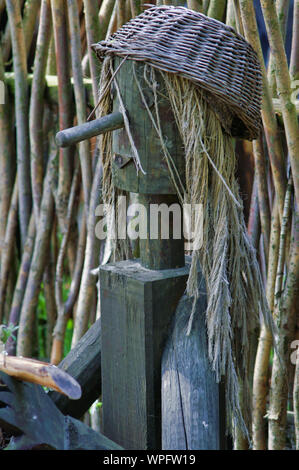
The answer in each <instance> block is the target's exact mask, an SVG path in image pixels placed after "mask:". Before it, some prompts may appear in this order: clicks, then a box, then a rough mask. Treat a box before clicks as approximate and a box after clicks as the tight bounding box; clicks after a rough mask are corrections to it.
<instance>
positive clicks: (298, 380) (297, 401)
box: [293, 353, 299, 450]
mask: <svg viewBox="0 0 299 470" xmlns="http://www.w3.org/2000/svg"><path fill="white" fill-rule="evenodd" d="M293 402H294V403H293V404H294V422H295V438H296V449H297V450H299V358H298V353H297V359H296V367H295V372H294V388H293Z"/></svg>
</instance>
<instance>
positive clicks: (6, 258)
mask: <svg viewBox="0 0 299 470" xmlns="http://www.w3.org/2000/svg"><path fill="white" fill-rule="evenodd" d="M17 220H18V182H17V180H16V182H15V184H14V190H13V195H12V198H11V204H10V209H9V214H8V219H7V225H6V233H5V239H4V244H3V246H2V253H1V255H2V256H1V270H0V323H1V322H2V321H3V314H4V306H5V297H6V291H7V283H8V277H9V272H10V269H11V264H12V256H13V254H14V247H15V236H16V230H17Z"/></svg>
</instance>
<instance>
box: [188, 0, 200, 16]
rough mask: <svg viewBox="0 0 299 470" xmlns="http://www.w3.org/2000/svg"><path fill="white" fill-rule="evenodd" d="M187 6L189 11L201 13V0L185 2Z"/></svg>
mask: <svg viewBox="0 0 299 470" xmlns="http://www.w3.org/2000/svg"><path fill="white" fill-rule="evenodd" d="M187 6H188V8H190V10H194V11H199V12H201V13H202V0H187Z"/></svg>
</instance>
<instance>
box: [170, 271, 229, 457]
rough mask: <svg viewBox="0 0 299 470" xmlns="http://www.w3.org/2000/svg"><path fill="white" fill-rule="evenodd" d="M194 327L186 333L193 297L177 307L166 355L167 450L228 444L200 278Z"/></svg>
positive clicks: (202, 283)
mask: <svg viewBox="0 0 299 470" xmlns="http://www.w3.org/2000/svg"><path fill="white" fill-rule="evenodd" d="M200 290H201V296H200V298H199V300H198V302H197V305H196V313H195V320H194V324H193V329H192V331H191V334H190V335H189V336H187V335H186V330H187V325H188V321H189V317H190V312H191V309H192V299H190V298H188V297H187V296H186V295H184V296H183V297H182V298H181V300H180V302H179V304H178V306H177V309H176V313H175V317H174V320H173V325H172V331H171V334H170V336H169V339H168V341H167V344H166V347H165V350H164V353H163V358H162V448H163V449H167V450H181V449H184V450H185V449H188V450H195V449H202V450H211V449H212V450H217V449H220V448H223V446H224V410H223V405H222V404H221V401H222V396H221V393H222V390H221V386H220V385H219V384H217V383H216V381H215V376H214V373H213V371H212V370H211V365H210V362H209V358H208V345H207V333H206V325H205V309H206V293H205V286H204V281H203V279H201V285H200Z"/></svg>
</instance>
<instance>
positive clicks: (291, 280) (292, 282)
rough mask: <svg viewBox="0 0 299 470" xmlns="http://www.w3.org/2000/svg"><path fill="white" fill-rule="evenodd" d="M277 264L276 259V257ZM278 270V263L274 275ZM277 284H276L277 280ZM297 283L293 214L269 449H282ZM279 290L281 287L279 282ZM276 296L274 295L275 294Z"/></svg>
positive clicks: (279, 312) (298, 237)
mask: <svg viewBox="0 0 299 470" xmlns="http://www.w3.org/2000/svg"><path fill="white" fill-rule="evenodd" d="M290 186H291V185H288V190H287V192H286V199H285V210H284V217H283V225H282V229H281V237H280V252H279V255H280V257H283V252H284V250H285V232H284V230H283V228H284V227H285V228H286V227H287V225H288V218H289V212H290V203H291V197H290V192H291V189H292V188H291V187H290ZM279 261H280V258H279ZM279 269H281V265H280V262H278V270H277V271H278V273H277V274H278V275H277V278H278V279H279V275H280V272H279ZM278 283H279V281H278ZM298 284H299V217H298V212H297V213H296V212H294V223H293V237H292V243H291V250H290V263H289V269H288V273H287V279H286V283H285V287H284V288H283V292H282V293H279V297H281V298H280V299H279V302H278V306H277V308H276V311H275V316H276V318H277V324H278V327H279V334H278V339H277V352H276V351H275V354H274V358H273V365H272V377H271V387H270V392H271V393H270V400H269V412H268V422H269V438H268V448H269V450H283V449H284V448H285V443H286V425H287V403H288V374H289V370H290V365H291V364H290V357H289V356H290V344H291V341H292V340H293V339H294V336H295V326H296V314H297V308H296V304H295V301H296V297H297V290H298ZM280 285H281V288H282V284H281V283H280ZM276 296H277V293H276Z"/></svg>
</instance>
